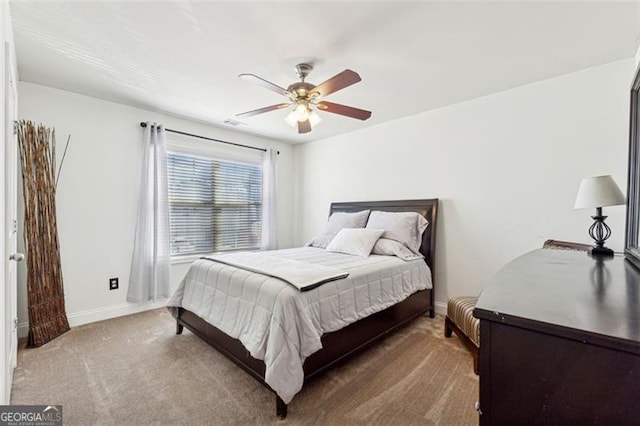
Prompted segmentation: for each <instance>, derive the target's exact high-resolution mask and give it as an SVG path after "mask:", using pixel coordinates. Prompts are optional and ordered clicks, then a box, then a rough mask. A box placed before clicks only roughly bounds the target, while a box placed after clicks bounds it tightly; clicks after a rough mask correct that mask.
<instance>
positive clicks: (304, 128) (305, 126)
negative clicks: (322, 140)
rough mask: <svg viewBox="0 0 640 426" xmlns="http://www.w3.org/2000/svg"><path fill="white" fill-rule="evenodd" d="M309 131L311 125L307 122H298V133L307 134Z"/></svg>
mask: <svg viewBox="0 0 640 426" xmlns="http://www.w3.org/2000/svg"><path fill="white" fill-rule="evenodd" d="M310 131H311V123H309V120H305V121H298V133H309V132H310Z"/></svg>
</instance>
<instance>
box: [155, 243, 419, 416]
mask: <svg viewBox="0 0 640 426" xmlns="http://www.w3.org/2000/svg"><path fill="white" fill-rule="evenodd" d="M269 254H270V255H272V256H282V257H284V258H287V259H293V260H298V261H307V262H310V263H313V264H319V265H324V266H330V267H335V268H338V269H340V270H343V271H346V272H348V273H349V276H348V277H347V278H344V279H340V280H337V281H332V282H328V283H326V284H323V285H321V286H320V287H317V288H314V289H312V290H309V291H305V292H301V291H299V290H298V289H296V288H295V287H293V286H292V285H290V284H287V283H286V282H284V281H282V280H280V279H277V278H272V277H269V276H266V275H261V274H258V273H254V272H250V271H245V270H242V269H238V268H236V267H233V266H229V265H225V264H222V263H218V262H214V261H211V260H208V259H200V260H197V261H195V262H194V263H193V264H192V265H191V267H190V269H189V271H188V272H187V274H186V276H185V278H184V279H183V280H182V282H181V283H180V285H179V287H178V289H177V290H176V292H175V294H174V295H173V296H172V298H171V299H170V300H169V302H168V303H167V306H168V307H170V308H176V307H183V308H185V309H187V310H189V311H191V312H193V313H195V314H196V315H198V316H199V317H201V318H202V319H204V320H206V321H207V322H209V323H210V324H212V325H214V326H216V327H217V328H219V329H220V330H222V331H223V332H225V333H226V334H228V335H229V336H231V337H234V338H236V339H239V340H240V341H241V342H242V344H243V345H244V346H245V348H246V349H247V350H248V351H249V353H250V354H251V356H253V357H254V358H257V359H262V360H264V362H265V365H266V372H265V382H266V383H267V384H268V385H269V386H271V388H272V389H273V390H274V391H276V393H277V394H278V395H279V396H280V397H281V398H282V400H283V401H284V402H285V403H288V402H290V401H291V399H292V398H293V397H294V395H295V394H296V393H297V392H298V391H300V389H301V388H302V383H303V379H304V372H303V369H302V365H303V363H304V360H305V359H306V358H307V357H308V356H309V355H311V354H312V353H314V352H316V351H317V350H319V349H321V348H322V345H321V343H320V337H321V336H322V334H323V333H328V332H331V331H335V330H338V329H340V328H343V327H344V326H346V325H348V324H351V323H353V322H355V321H357V320H359V319H360V318H363V317H366V316H368V315H371V314H373V313H375V312H378V311H381V310H383V309H385V308H387V307H389V306H391V305H393V304H395V303H397V302H400V301H402V300H404V299H406V298H407V297H408V296H410V295H411V294H413V293H415V292H416V291H418V290H423V289H426V288H431V273H430V271H429V268H428V267H427V265H426V264H425V262H424V260H421V259H418V260H413V261H404V260H401V259H399V258H397V257H394V256H378V255H371V256H369V257H366V258H363V257H358V256H351V255H346V254H341V253H333V252H328V251H326V250H324V249H320V248H314V247H302V248H296V249H288V250H277V251H272V252H269ZM174 312H175V310H174Z"/></svg>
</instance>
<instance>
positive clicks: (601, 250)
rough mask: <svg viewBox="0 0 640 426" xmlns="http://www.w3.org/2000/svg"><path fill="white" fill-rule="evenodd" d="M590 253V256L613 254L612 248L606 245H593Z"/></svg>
mask: <svg viewBox="0 0 640 426" xmlns="http://www.w3.org/2000/svg"><path fill="white" fill-rule="evenodd" d="M590 253H591V255H592V256H602V257H607V256H613V250H611V249H610V248H607V247H597V246H596V247H593V248H592V249H591V251H590Z"/></svg>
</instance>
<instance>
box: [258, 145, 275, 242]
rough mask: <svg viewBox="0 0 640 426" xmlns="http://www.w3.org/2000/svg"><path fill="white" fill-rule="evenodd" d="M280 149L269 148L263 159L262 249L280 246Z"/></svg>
mask: <svg viewBox="0 0 640 426" xmlns="http://www.w3.org/2000/svg"><path fill="white" fill-rule="evenodd" d="M277 159H278V151H276V150H275V149H267V151H266V152H265V153H264V156H263V159H262V238H261V244H260V248H261V249H262V250H275V249H276V248H278V220H277V205H276V161H277Z"/></svg>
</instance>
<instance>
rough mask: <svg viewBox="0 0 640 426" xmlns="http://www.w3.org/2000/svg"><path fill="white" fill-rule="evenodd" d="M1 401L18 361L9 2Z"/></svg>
mask: <svg viewBox="0 0 640 426" xmlns="http://www.w3.org/2000/svg"><path fill="white" fill-rule="evenodd" d="M0 22H1V23H2V30H1V31H0V33H1V34H0V46H1V48H2V53H1V55H0V61H1V65H0V78H1V83H0V88H1V93H2V101H0V107H1V111H2V113H1V114H0V134H1V135H2V137H3V140H4V143H3V144H2V145H3V146H2V147H1V148H0V164H2V166H3V171H2V172H0V225H1V228H2V230H1V231H0V241H1V242H0V256H1V257H2V260H1V261H0V279H1V280H2V282H1V283H0V307H1V308H2V309H1V311H0V312H2V315H0V360H1V361H2V362H1V367H0V404H9V403H10V401H11V385H12V382H13V370H14V368H15V366H16V364H17V348H18V338H17V266H16V262H14V261H12V260H10V259H9V258H10V256H11V255H12V254H13V253H15V252H16V251H17V210H16V207H17V195H18V191H17V173H18V162H17V154H18V146H17V140H16V137H15V134H14V122H15V120H16V119H17V110H18V87H17V84H18V79H17V76H18V72H17V66H16V60H15V58H16V56H15V48H14V43H13V35H12V29H11V28H12V27H11V17H10V15H9V7H8V3H7V2H2V4H0Z"/></svg>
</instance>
